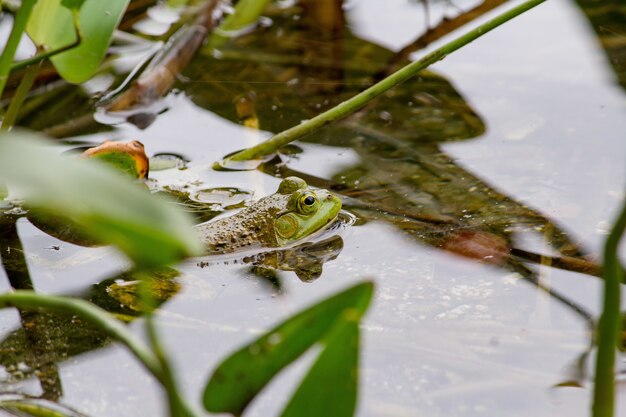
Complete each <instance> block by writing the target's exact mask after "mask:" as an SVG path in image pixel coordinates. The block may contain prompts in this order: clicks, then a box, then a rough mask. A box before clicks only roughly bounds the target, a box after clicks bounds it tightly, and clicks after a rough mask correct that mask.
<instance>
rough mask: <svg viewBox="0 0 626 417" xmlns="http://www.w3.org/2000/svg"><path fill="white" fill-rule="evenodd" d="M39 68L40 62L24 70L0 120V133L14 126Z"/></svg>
mask: <svg viewBox="0 0 626 417" xmlns="http://www.w3.org/2000/svg"><path fill="white" fill-rule="evenodd" d="M40 66H41V62H40V63H39V64H37V65H31V66H30V67H29V68H28V69H27V70H26V73H25V74H24V77H23V78H22V80H21V81H20V85H19V86H18V87H17V90H16V91H15V95H14V96H13V98H12V99H11V104H9V108H8V109H7V112H6V114H5V115H4V117H3V118H2V127H0V131H1V130H9V129H11V128H12V127H13V125H14V124H15V121H16V120H17V115H18V113H19V111H20V109H21V108H22V104H23V103H24V100H26V95H27V94H28V92H29V91H30V88H31V87H32V86H33V83H34V82H35V78H37V73H38V72H39V67H40Z"/></svg>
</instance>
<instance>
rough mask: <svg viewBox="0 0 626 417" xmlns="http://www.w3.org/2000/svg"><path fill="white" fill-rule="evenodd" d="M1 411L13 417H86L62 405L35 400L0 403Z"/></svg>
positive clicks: (18, 399) (21, 399) (27, 399)
mask: <svg viewBox="0 0 626 417" xmlns="http://www.w3.org/2000/svg"><path fill="white" fill-rule="evenodd" d="M0 409H1V410H3V411H4V412H5V413H7V414H8V415H12V416H21V417H23V416H32V417H81V416H83V417H84V414H80V413H77V412H76V411H74V410H71V409H69V408H67V407H64V406H62V405H59V404H56V403H53V402H51V401H47V400H42V399H35V398H17V399H11V400H4V401H0Z"/></svg>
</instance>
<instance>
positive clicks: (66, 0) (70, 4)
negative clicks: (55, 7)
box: [61, 0, 85, 10]
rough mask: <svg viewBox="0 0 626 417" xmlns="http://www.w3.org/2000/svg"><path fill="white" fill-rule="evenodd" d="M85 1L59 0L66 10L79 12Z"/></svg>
mask: <svg viewBox="0 0 626 417" xmlns="http://www.w3.org/2000/svg"><path fill="white" fill-rule="evenodd" d="M84 2H85V0H61V5H62V6H63V7H67V8H68V9H75V10H80V8H81V7H83V3H84Z"/></svg>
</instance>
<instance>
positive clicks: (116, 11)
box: [26, 0, 129, 83]
mask: <svg viewBox="0 0 626 417" xmlns="http://www.w3.org/2000/svg"><path fill="white" fill-rule="evenodd" d="M128 2H129V0H107V1H101V0H84V4H83V5H82V7H80V13H79V16H78V21H79V25H80V33H81V36H82V39H81V42H80V44H79V45H78V46H76V47H75V48H72V49H70V50H68V51H66V52H63V53H60V54H58V55H55V56H53V57H52V58H51V60H52V63H53V64H54V66H55V68H56V69H57V71H58V72H59V74H60V75H61V76H62V77H63V78H65V79H66V80H67V81H69V82H72V83H82V82H84V81H87V80H88V79H89V78H91V77H92V76H93V74H94V73H95V72H96V71H97V70H98V67H99V66H100V63H101V62H102V59H103V58H104V55H105V54H106V51H107V48H108V47H109V43H110V42H111V38H112V37H113V32H114V31H115V28H116V27H117V25H118V23H119V21H120V19H121V18H122V15H123V14H124V11H125V10H126V6H127V5H128ZM64 3H67V4H71V5H73V6H75V5H76V4H77V3H80V1H79V0H69V1H68V0H39V1H38V2H37V5H36V6H35V8H34V9H33V13H32V15H31V17H30V20H29V21H28V25H27V27H26V32H27V33H28V35H29V36H30V38H31V39H32V40H33V42H35V43H36V44H37V45H38V46H40V47H43V48H44V49H46V50H53V49H57V48H61V47H64V46H67V45H70V44H72V43H73V42H76V40H77V37H76V28H75V27H74V22H73V19H72V12H71V11H70V10H69V9H68V8H66V7H64Z"/></svg>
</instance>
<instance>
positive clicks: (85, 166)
mask: <svg viewBox="0 0 626 417" xmlns="http://www.w3.org/2000/svg"><path fill="white" fill-rule="evenodd" d="M58 154H59V149H58V148H56V147H54V146H51V144H50V143H47V142H44V141H42V140H37V139H35V138H34V135H28V134H25V133H19V134H18V133H9V134H3V135H0V181H3V182H5V183H6V184H7V185H8V186H9V188H10V189H11V190H12V191H17V192H18V193H19V195H23V196H24V198H26V200H27V202H28V204H29V205H32V206H34V207H41V208H45V209H46V210H49V211H50V212H52V213H53V214H55V215H60V216H63V217H65V218H67V219H71V221H72V222H73V223H75V224H77V225H78V226H81V227H83V229H84V230H85V232H87V233H89V234H90V235H91V236H94V237H95V238H97V239H98V240H100V241H102V242H105V243H110V244H114V245H116V246H117V247H118V248H119V249H120V250H122V251H123V252H124V253H126V255H127V256H128V257H130V258H131V259H132V260H133V261H134V262H135V263H137V264H138V265H141V266H159V265H167V264H170V263H173V262H176V261H178V260H180V259H182V258H183V257H185V256H190V255H194V254H199V253H200V252H201V246H200V243H199V241H198V240H197V239H196V236H195V235H194V234H193V231H192V222H191V220H190V219H189V218H188V217H187V216H186V215H185V213H183V212H182V211H179V210H177V209H176V207H175V206H174V205H173V204H167V203H166V202H165V201H162V200H160V199H159V198H155V196H152V195H150V194H149V193H148V192H147V191H146V190H145V189H142V188H140V187H138V186H137V185H136V184H134V183H131V182H130V181H129V180H128V178H127V177H125V176H124V175H123V174H121V173H118V172H116V171H115V170H114V169H112V168H110V167H108V166H106V165H105V164H103V163H101V162H99V161H87V160H78V159H72V158H70V157H63V156H59V155H58Z"/></svg>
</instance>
